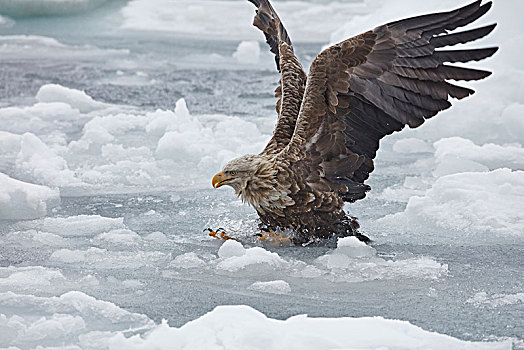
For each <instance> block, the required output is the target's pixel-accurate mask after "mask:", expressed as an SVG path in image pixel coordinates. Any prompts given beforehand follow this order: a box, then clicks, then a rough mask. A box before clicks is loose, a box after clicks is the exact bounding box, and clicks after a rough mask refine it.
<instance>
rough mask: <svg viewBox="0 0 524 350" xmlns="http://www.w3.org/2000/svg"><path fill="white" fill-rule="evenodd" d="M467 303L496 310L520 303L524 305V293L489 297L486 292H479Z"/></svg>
mask: <svg viewBox="0 0 524 350" xmlns="http://www.w3.org/2000/svg"><path fill="white" fill-rule="evenodd" d="M466 303H470V304H473V305H475V306H477V307H490V308H496V307H500V306H505V305H515V304H518V303H524V293H515V294H493V295H488V293H486V292H479V293H476V294H475V295H474V296H473V297H472V298H469V299H468V300H466Z"/></svg>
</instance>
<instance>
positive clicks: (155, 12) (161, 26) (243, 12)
mask: <svg viewBox="0 0 524 350" xmlns="http://www.w3.org/2000/svg"><path fill="white" fill-rule="evenodd" d="M273 5H274V7H275V9H276V10H277V12H278V13H279V16H280V17H281V18H282V19H283V21H284V23H285V25H286V28H287V29H288V31H289V32H290V33H291V37H292V38H293V40H294V41H317V42H325V41H327V40H328V39H329V37H330V34H331V32H333V31H334V30H336V29H337V28H338V27H339V26H340V23H344V22H345V21H348V20H350V19H352V18H353V17H355V15H357V14H361V13H362V12H363V11H366V10H367V6H366V5H364V4H361V3H358V2H357V3H351V2H350V3H344V2H332V3H326V4H324V3H315V2H301V1H293V2H276V3H275V4H273ZM253 12H254V7H253V5H252V4H249V3H248V2H247V1H246V2H242V1H239V2H237V1H205V0H198V1H195V0H191V1H188V0H184V1H168V0H134V1H131V2H129V3H128V4H127V6H126V7H125V8H124V9H123V10H122V14H123V17H124V23H123V25H122V28H124V29H126V30H141V31H166V32H176V33H180V34H186V35H187V34H189V35H192V36H195V35H198V36H204V37H221V38H226V39H240V40H259V41H262V40H263V36H262V34H261V33H260V32H259V30H258V29H256V28H254V27H253V26H251V22H252V18H253ZM304 23H308V25H307V26H304ZM378 24H380V23H377V25H378ZM366 29H370V28H366Z"/></svg>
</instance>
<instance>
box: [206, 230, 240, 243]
mask: <svg viewBox="0 0 524 350" xmlns="http://www.w3.org/2000/svg"><path fill="white" fill-rule="evenodd" d="M206 231H208V232H209V233H208V234H209V235H210V236H211V237H215V238H216V239H223V240H225V241H227V240H228V239H232V240H235V241H237V239H236V238H233V237H231V236H228V235H227V234H226V231H225V230H224V229H223V228H222V227H219V228H218V230H216V231H215V230H213V229H212V228H209V227H208V228H206V229H204V232H206Z"/></svg>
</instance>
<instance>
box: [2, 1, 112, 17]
mask: <svg viewBox="0 0 524 350" xmlns="http://www.w3.org/2000/svg"><path fill="white" fill-rule="evenodd" d="M106 1H107V0H5V1H2V2H1V3H0V13H5V14H7V15H9V16H14V17H32V16H60V15H71V14H78V13H82V12H86V11H88V10H90V9H92V8H94V7H96V6H99V5H100V4H103V3H104V2H106Z"/></svg>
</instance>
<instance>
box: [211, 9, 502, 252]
mask: <svg viewBox="0 0 524 350" xmlns="http://www.w3.org/2000/svg"><path fill="white" fill-rule="evenodd" d="M249 1H250V2H252V3H253V4H254V5H255V6H256V7H257V10H256V16H255V19H254V23H253V24H254V25H255V26H256V27H257V28H259V29H260V30H261V31H262V32H263V33H264V35H265V38H266V42H267V43H268V44H269V46H270V49H271V52H272V53H273V54H274V55H275V60H276V65H277V68H278V70H279V71H280V73H281V78H280V82H279V85H278V87H277V89H276V90H275V97H277V98H278V101H277V104H276V110H277V113H278V120H277V123H276V126H275V130H274V132H273V136H272V138H271V140H270V141H269V143H268V144H267V146H266V148H265V149H264V150H263V151H262V152H261V153H260V154H258V155H245V156H242V157H239V158H237V159H234V160H232V161H230V162H229V163H227V164H226V165H225V166H224V168H223V169H222V171H221V172H219V173H218V174H216V175H215V176H214V177H213V180H212V184H213V187H215V188H218V187H220V186H222V185H229V186H231V187H233V189H234V190H235V192H236V194H237V195H238V196H240V197H241V198H242V200H243V201H245V202H248V203H249V204H251V205H252V206H253V207H254V208H255V210H256V211H257V213H258V215H259V216H260V220H261V221H262V224H264V225H266V226H267V227H272V228H283V229H284V228H289V229H292V230H293V231H294V232H296V235H295V237H294V239H295V241H297V242H305V241H309V240H311V239H313V238H328V237H331V236H333V235H337V236H348V235H355V236H357V237H358V238H360V239H361V240H364V241H367V240H368V238H367V237H366V236H364V235H362V234H360V233H359V232H358V227H359V225H358V223H357V221H356V219H355V218H354V217H351V216H349V215H347V214H346V213H345V212H344V210H343V207H344V202H354V201H356V200H359V199H362V198H364V197H365V196H366V192H367V191H369V190H370V187H369V186H368V185H366V184H365V180H366V179H367V178H368V177H369V174H370V173H371V172H372V171H373V168H374V165H373V159H374V158H375V156H376V152H377V150H378V148H379V141H380V139H382V138H383V137H384V136H386V135H389V134H391V133H393V132H395V131H400V130H401V129H403V128H404V126H406V125H409V126H410V127H411V128H416V127H418V126H420V125H421V124H422V123H424V121H425V120H426V119H427V118H431V117H433V116H434V115H436V114H437V113H438V112H440V111H442V110H445V109H447V108H449V107H451V103H450V102H449V98H450V97H453V98H456V99H462V98H464V97H466V96H469V95H471V94H473V93H474V91H473V90H471V89H468V88H465V87H462V86H458V85H456V84H455V83H451V82H450V80H452V81H458V80H479V79H483V78H485V77H487V76H489V75H490V74H491V73H490V72H487V71H483V70H478V69H472V68H464V67H459V66H455V65H452V64H450V63H456V62H469V61H478V60H482V59H484V58H487V57H490V56H491V55H493V54H494V53H495V52H496V51H497V48H495V47H494V48H483V49H459V50H449V49H444V48H445V47H448V46H453V45H457V44H464V43H468V42H471V41H473V40H476V39H480V38H482V37H484V36H486V35H488V34H489V33H490V32H491V31H492V30H493V29H494V28H495V26H496V24H492V25H488V26H485V27H481V28H476V29H472V30H466V31H460V32H453V31H454V30H455V29H457V28H459V27H464V26H466V25H468V24H470V23H472V22H474V21H475V20H477V19H478V18H480V17H481V16H483V15H484V14H485V13H486V12H487V11H488V10H489V9H490V8H491V5H492V4H491V2H487V3H485V4H483V5H482V4H481V1H480V0H479V1H475V2H473V3H471V4H470V5H467V6H465V7H462V8H459V9H457V10H453V11H449V12H441V13H433V14H428V15H424V16H418V17H412V18H408V19H403V20H400V21H396V22H391V23H388V24H385V25H381V26H379V27H376V28H375V29H372V30H370V31H367V32H365V33H363V34H360V35H357V36H355V37H353V38H350V39H347V40H344V41H342V42H340V43H338V44H335V45H333V46H331V47H329V48H327V49H325V50H324V51H322V52H321V53H320V54H319V55H318V56H317V57H316V58H315V60H314V61H313V63H312V64H311V67H310V69H309V73H308V74H306V72H305V71H304V70H303V68H302V66H301V64H300V62H299V61H298V60H297V58H296V56H295V55H294V53H293V46H292V44H291V40H290V38H289V35H288V33H287V31H286V29H285V28H284V26H283V24H282V22H281V20H280V18H279V17H278V15H277V13H276V12H275V10H274V9H273V7H272V6H271V4H270V3H269V1H268V0H249Z"/></svg>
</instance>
